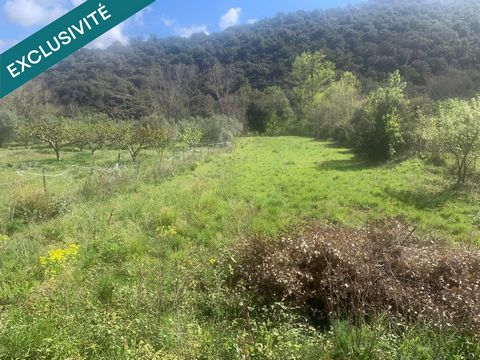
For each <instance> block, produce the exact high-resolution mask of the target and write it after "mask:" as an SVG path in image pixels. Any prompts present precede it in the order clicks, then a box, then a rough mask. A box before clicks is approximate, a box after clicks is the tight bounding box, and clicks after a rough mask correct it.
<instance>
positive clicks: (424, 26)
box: [41, 0, 480, 118]
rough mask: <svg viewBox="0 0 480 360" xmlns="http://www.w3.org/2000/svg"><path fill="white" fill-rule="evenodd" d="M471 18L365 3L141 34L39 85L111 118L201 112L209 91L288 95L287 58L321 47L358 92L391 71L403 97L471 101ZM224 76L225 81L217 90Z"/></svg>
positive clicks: (478, 6)
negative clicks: (194, 30) (277, 89)
mask: <svg viewBox="0 0 480 360" xmlns="http://www.w3.org/2000/svg"><path fill="white" fill-rule="evenodd" d="M479 13H480V3H479V2H478V1H475V0H437V1H433V0H424V1H418V0H413V1H412V0H394V1H391V0H372V1H369V2H368V3H366V4H362V5H356V6H349V7H346V8H341V9H336V10H327V11H314V12H297V13H292V14H279V15H278V16H277V17H275V18H272V19H267V20H263V21H260V22H258V23H256V24H253V25H243V26H237V27H232V28H229V29H227V30H226V31H224V32H222V33H218V34H212V35H209V36H207V35H203V34H196V35H194V36H192V37H191V38H189V39H183V38H166V39H159V38H155V37H151V38H150V39H148V40H141V39H135V40H133V41H131V43H130V45H129V46H121V45H114V46H112V47H111V48H110V49H108V50H106V51H102V50H92V49H84V50H82V51H80V52H78V53H77V54H76V55H74V56H71V57H70V58H68V59H67V60H65V61H63V62H62V63H61V64H59V65H58V66H56V67H55V68H54V69H52V70H50V71H49V72H47V73H46V74H45V75H44V76H43V77H42V78H41V80H42V81H43V82H44V83H43V85H44V86H45V87H46V88H47V89H49V90H50V91H51V93H52V94H53V100H52V101H53V102H55V103H57V104H58V105H64V106H65V105H68V106H70V107H71V106H75V105H78V106H81V107H88V108H92V110H95V111H101V112H106V113H107V114H109V115H110V116H111V117H114V118H139V117H141V116H144V115H145V114H148V113H149V112H151V111H152V110H158V109H157V108H158V107H160V108H162V104H161V101H160V102H159V101H158V98H159V97H161V98H163V99H164V98H166V97H171V98H176V99H178V106H180V107H182V108H185V114H182V115H183V116H185V115H186V116H188V115H205V114H208V113H211V112H215V111H214V109H215V107H217V106H221V104H220V105H218V104H217V103H218V101H219V98H221V97H222V96H223V95H225V94H224V93H223V94H219V92H228V93H232V94H233V93H236V92H238V91H239V89H241V88H242V87H243V89H245V86H250V87H252V88H254V89H260V90H263V89H264V88H266V87H267V86H270V85H280V86H282V87H283V88H284V89H285V90H287V91H288V89H289V88H290V79H289V74H290V71H291V65H292V63H293V61H294V59H295V58H296V56H298V55H299V54H301V53H302V52H305V51H315V50H319V49H324V50H325V51H326V53H327V55H328V58H329V59H330V60H331V61H333V62H334V63H335V64H336V68H337V69H339V71H351V72H353V73H355V74H356V75H357V76H358V77H359V78H360V79H361V81H362V83H363V88H364V90H365V91H368V90H371V89H372V88H374V87H375V86H377V85H378V83H380V82H383V81H384V80H385V79H386V77H387V74H388V73H391V72H393V71H394V70H396V69H399V70H400V72H401V74H402V76H403V77H404V79H405V80H406V81H407V82H408V83H409V91H411V92H415V93H426V94H428V95H429V96H430V97H432V98H433V99H443V98H447V97H472V96H473V95H474V94H475V93H476V92H478V90H479V89H480V18H479V16H478V14H479ZM215 64H221V65H222V68H221V71H219V69H218V68H217V69H216V70H215V69H214V65H215ZM212 69H213V70H212ZM225 75H226V76H225ZM225 78H228V82H229V83H228V84H222V81H223V82H224V81H226V80H225ZM172 83H175V84H174V85H175V86H173V85H172ZM175 87H183V88H184V90H181V91H179V90H178V89H173V88H175ZM183 99H184V100H183ZM169 106H171V104H170V105H169ZM163 107H165V106H163ZM161 110H162V112H163V113H165V112H168V111H169V110H168V109H165V108H163V109H161ZM170 110H171V109H170Z"/></svg>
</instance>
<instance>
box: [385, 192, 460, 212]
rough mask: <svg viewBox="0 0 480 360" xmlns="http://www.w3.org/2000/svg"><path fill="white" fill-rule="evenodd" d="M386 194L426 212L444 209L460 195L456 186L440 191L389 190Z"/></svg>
mask: <svg viewBox="0 0 480 360" xmlns="http://www.w3.org/2000/svg"><path fill="white" fill-rule="evenodd" d="M385 193H386V194H387V195H389V196H390V197H392V198H393V199H395V200H398V201H400V202H402V203H404V204H407V205H410V206H414V207H415V208H417V209H419V210H426V209H436V208H440V207H442V206H443V205H445V203H447V202H448V201H449V200H450V199H452V198H454V197H457V196H458V195H459V189H458V188H457V187H456V186H448V187H446V188H445V189H443V190H440V191H432V190H428V189H416V190H394V189H389V188H387V189H385Z"/></svg>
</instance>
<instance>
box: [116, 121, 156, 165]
mask: <svg viewBox="0 0 480 360" xmlns="http://www.w3.org/2000/svg"><path fill="white" fill-rule="evenodd" d="M113 138H114V139H115V140H116V141H118V142H119V143H120V144H121V145H122V147H124V148H125V149H126V150H128V153H129V154H130V157H131V158H132V161H136V160H137V158H138V155H140V153H141V151H142V149H144V148H145V147H146V146H148V145H149V144H150V143H151V141H152V132H151V128H150V127H149V126H148V125H146V126H143V125H139V124H134V123H131V122H127V121H123V122H120V123H117V124H116V125H115V127H114V135H113Z"/></svg>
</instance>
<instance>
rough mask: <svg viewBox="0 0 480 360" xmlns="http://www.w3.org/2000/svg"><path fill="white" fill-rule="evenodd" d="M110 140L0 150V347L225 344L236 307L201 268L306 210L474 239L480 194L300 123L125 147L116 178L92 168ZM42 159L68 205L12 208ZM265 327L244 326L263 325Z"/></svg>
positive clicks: (15, 350)
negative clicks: (391, 219)
mask: <svg viewBox="0 0 480 360" xmlns="http://www.w3.org/2000/svg"><path fill="white" fill-rule="evenodd" d="M118 153H119V151H118V150H104V151H100V152H99V153H98V155H97V157H96V160H95V164H94V165H93V167H94V168H95V170H94V171H91V168H92V158H91V157H90V155H89V154H88V153H85V154H81V153H78V152H73V151H68V152H65V153H64V154H63V160H62V161H60V162H56V161H55V160H54V158H53V155H52V154H51V153H50V152H48V151H46V150H41V151H38V150H23V149H15V150H1V151H0V176H1V179H0V183H2V184H3V185H2V186H0V216H1V218H0V233H1V234H0V235H2V237H0V274H1V277H0V358H2V355H4V354H6V355H5V356H6V358H12V357H13V358H15V357H17V358H22V357H28V356H30V358H42V357H43V358H50V357H52V354H58V356H59V357H60V358H67V357H70V358H125V359H127V358H141V356H144V358H160V359H163V358H172V359H173V358H201V357H202V356H203V357H204V358H205V357H206V358H219V359H221V358H237V356H236V355H235V354H237V355H238V353H236V351H237V350H235V349H236V348H235V346H237V345H238V344H239V343H238V342H239V341H240V340H239V339H240V338H241V337H242V336H244V335H242V334H243V333H242V331H244V330H245V329H244V328H243V327H242V326H243V325H241V324H239V325H237V327H235V325H230V323H229V322H230V320H231V319H230V320H228V319H227V318H230V317H234V316H237V315H238V317H240V318H242V316H244V315H242V314H237V315H235V314H233V313H231V310H226V309H229V307H226V306H225V304H223V303H222V301H223V300H221V299H222V297H221V296H220V293H221V292H222V290H218V291H219V293H218V294H217V293H215V292H214V293H211V289H212V288H215V286H216V285H215V284H216V283H215V282H216V281H219V280H218V279H217V278H216V277H215V276H217V275H215V276H214V275H212V278H207V279H204V278H203V276H204V274H205V273H209V271H211V269H212V268H213V265H214V264H215V263H216V260H215V259H216V258H218V257H221V256H222V254H224V253H223V252H222V251H223V249H225V247H226V246H227V245H229V244H231V243H233V242H234V241H235V239H237V238H238V237H242V236H245V235H247V234H251V233H253V232H264V233H276V232H277V231H279V230H280V229H281V228H283V227H285V226H287V225H289V224H292V223H296V222H299V221H302V220H305V219H310V218H316V219H323V220H328V221H332V222H336V223H342V224H347V225H352V226H358V225H362V224H363V223H364V222H365V221H367V220H369V219H377V218H382V217H385V216H401V217H404V218H405V219H407V220H408V221H410V222H411V223H412V224H414V225H416V226H417V227H418V231H419V232H424V233H428V234H435V235H439V236H442V237H444V238H447V239H449V240H452V241H462V242H463V241H477V242H478V241H479V233H480V229H479V219H478V217H479V211H480V209H479V206H478V198H476V196H475V194H474V193H473V192H472V191H469V190H464V191H455V190H453V189H451V188H450V179H448V177H447V176H446V175H445V172H444V170H443V169H441V168H435V167H430V166H426V165H424V164H423V163H422V162H421V161H419V160H409V161H406V162H403V163H400V164H388V165H384V166H373V165H372V164H370V163H367V162H365V161H363V160H362V159H358V158H355V157H354V156H353V155H352V154H351V153H350V152H349V151H348V150H346V149H340V148H338V147H335V146H334V145H333V144H330V143H324V142H317V141H314V140H311V139H307V138H296V137H279V138H243V139H239V140H238V143H237V144H236V146H235V147H234V149H233V150H228V149H225V150H221V151H218V150H217V151H215V152H210V153H209V154H208V155H207V154H206V152H205V151H204V152H203V153H201V152H199V151H198V152H197V153H196V154H194V155H191V154H190V155H187V158H188V159H187V161H186V162H185V163H184V162H183V161H182V154H180V153H178V154H177V158H176V159H175V161H174V162H173V165H172V162H171V159H169V158H167V159H166V160H164V161H163V162H162V163H160V162H159V160H158V155H157V154H156V153H155V152H153V151H146V152H145V153H144V154H143V156H141V157H140V161H139V163H140V167H139V168H138V167H137V166H138V164H136V165H134V164H132V163H131V161H130V160H129V159H128V157H127V154H126V153H124V152H122V154H121V165H122V166H123V168H122V174H123V175H122V177H116V176H117V175H111V174H108V173H107V175H104V174H105V171H104V170H105V169H107V170H108V169H111V168H113V167H114V166H115V164H116V163H117V160H118ZM97 168H98V169H97ZM43 169H45V172H46V174H47V177H46V187H47V192H48V193H49V194H54V195H55V196H57V197H58V198H60V199H63V200H64V202H65V209H66V210H65V211H64V212H62V213H61V214H60V215H59V216H56V217H53V218H50V219H47V220H45V221H30V222H25V221H22V219H21V218H20V219H13V220H12V219H11V218H10V217H9V214H10V207H11V203H12V201H14V200H15V199H14V198H13V195H12V194H15V193H18V192H22V191H24V189H25V191H27V190H28V191H31V190H32V189H33V190H36V191H40V192H42V191H43V177H42V173H43ZM102 169H104V170H102ZM48 175H58V176H48ZM105 176H106V177H107V178H104V177H105ZM5 235H6V236H5ZM69 244H78V246H79V250H78V256H76V258H75V261H71V262H69V263H68V264H66V265H65V267H62V269H61V271H58V273H57V274H56V276H55V277H48V276H45V272H44V271H43V269H42V264H41V262H40V261H39V259H41V258H42V256H43V257H45V256H47V257H48V254H49V251H52V250H55V249H64V248H67V247H68V246H69ZM205 269H206V270H205ZM209 269H210V270H209ZM199 277H200V278H199ZM202 289H203V290H202ZM205 289H207V290H205ZM208 289H210V290H208ZM205 291H206V292H205ZM217 297H218V298H217ZM206 301H207V302H208V301H210V302H211V303H212V304H214V305H212V306H211V307H207V305H205V302H206ZM232 301H234V300H233V298H232ZM237 306H239V305H238V304H237ZM207 308H208V309H207ZM259 321H260V320H259ZM289 321H290V320H289ZM226 324H228V326H227V325H226ZM288 324H290V325H285V324H283V325H278V326H281V327H282V326H287V327H288V328H289V329H290V330H288V331H287V330H284V331H285V332H286V335H285V336H287V337H289V339H291V340H288V341H292V342H293V344H294V345H295V346H298V349H302V345H301V344H302V343H303V344H304V346H305V349H306V348H307V347H308V349H307V350H308V351H312V354H314V355H312V358H319V357H318V354H323V350H322V349H323V348H324V347H325V346H327V347H328V346H330V345H328V343H323V345H322V346H323V347H322V346H319V345H318V344H319V342H321V341H323V340H322V339H323V337H322V335H320V334H317V335H312V334H310V333H309V334H310V335H307V333H306V332H304V330H302V328H298V329H297V328H296V325H295V324H296V323H295V322H292V323H288ZM259 326H260V325H259ZM262 326H263V325H262ZM269 326H271V327H272V330H267V328H268V327H267V328H263V327H259V328H258V329H257V330H255V331H257V332H258V333H259V334H262V335H261V336H265V339H267V338H269V337H270V336H274V335H272V334H273V333H270V331H277V330H278V329H277V330H275V326H276V325H269ZM279 329H280V328H279ZM282 329H283V328H282ZM245 331H246V330H245ZM290 331H291V332H292V333H291V334H290ZM302 334H303V335H302ZM275 336H276V335H275ZM312 336H314V337H312ZM315 336H318V337H315ZM265 341H267V340H265ZM285 341H287V340H285ZM294 345H292V346H294ZM317 345H318V346H317ZM238 346H239V345H238ZM314 348H315V349H317V350H318V352H316V351H317V350H312V349H314ZM307 350H305V351H307ZM142 354H143V355H142ZM315 354H316V355H315ZM174 355H175V356H177V357H175V356H174ZM277 355H278V356H279V357H278V358H281V354H280V353H278V354H277ZM155 356H157V357H155ZM168 356H170V357H168ZM272 356H273V355H272Z"/></svg>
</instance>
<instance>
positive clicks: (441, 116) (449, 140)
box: [433, 97, 480, 184]
mask: <svg viewBox="0 0 480 360" xmlns="http://www.w3.org/2000/svg"><path fill="white" fill-rule="evenodd" d="M436 125H437V127H436V128H437V132H436V133H435V135H436V136H435V139H434V141H433V143H434V144H437V147H438V148H439V149H440V151H441V154H442V155H444V156H447V157H451V158H453V159H454V170H455V174H456V178H457V184H463V183H465V182H466V180H467V177H468V175H470V174H471V173H472V172H473V171H474V170H475V166H476V161H477V158H478V157H479V156H480V97H477V98H475V99H472V100H470V101H465V100H459V99H451V100H447V101H445V102H443V103H441V104H440V107H439V111H438V114H437V122H436Z"/></svg>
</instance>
